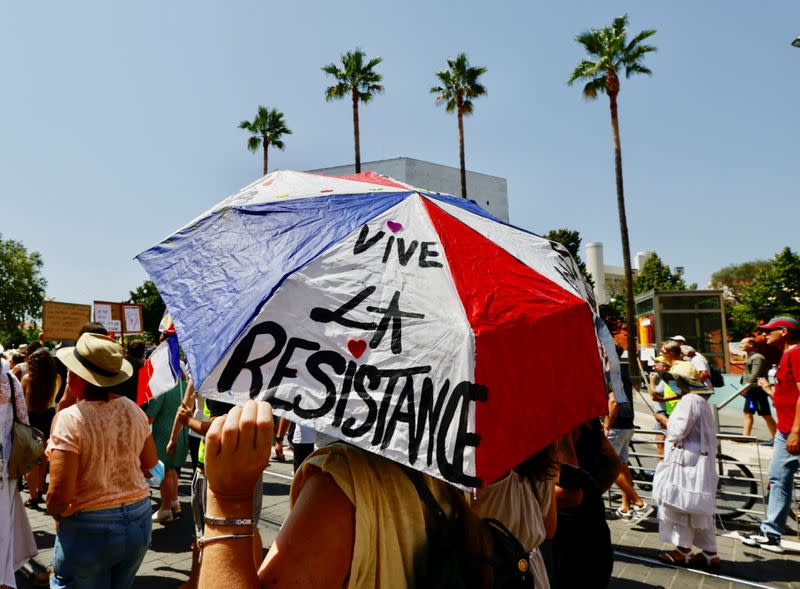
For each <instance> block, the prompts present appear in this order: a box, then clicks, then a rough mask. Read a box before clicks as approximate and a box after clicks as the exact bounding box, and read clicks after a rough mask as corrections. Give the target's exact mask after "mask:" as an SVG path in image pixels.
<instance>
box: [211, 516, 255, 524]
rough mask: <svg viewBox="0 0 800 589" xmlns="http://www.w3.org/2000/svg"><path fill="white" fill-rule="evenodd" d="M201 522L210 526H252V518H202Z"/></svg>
mask: <svg viewBox="0 0 800 589" xmlns="http://www.w3.org/2000/svg"><path fill="white" fill-rule="evenodd" d="M203 521H204V522H205V523H207V524H211V525H212V526H254V525H255V522H254V521H253V518H244V517H238V518H234V519H221V518H217V517H211V516H208V515H206V516H203Z"/></svg>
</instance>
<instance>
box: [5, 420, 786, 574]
mask: <svg viewBox="0 0 800 589" xmlns="http://www.w3.org/2000/svg"><path fill="white" fill-rule="evenodd" d="M739 415H740V414H738V413H731V414H730V415H728V416H724V417H723V419H724V422H727V423H728V424H730V423H734V422H736V420H737V419H739ZM640 421H641V420H640ZM757 423H758V422H757ZM756 433H759V432H758V431H757V432H756ZM189 474H190V473H189V469H184V471H183V476H182V477H181V481H180V494H181V496H180V500H181V505H182V509H183V513H182V514H181V516H180V517H179V518H178V519H177V520H176V521H174V522H172V523H168V524H166V525H160V524H155V525H154V527H153V542H152V547H151V549H150V550H149V552H148V553H147V555H146V556H145V559H144V562H143V563H142V566H141V568H140V569H139V573H138V575H137V578H136V582H135V584H134V587H136V588H142V589H145V588H147V589H150V588H152V589H161V588H165V589H166V588H174V587H178V586H179V585H180V584H181V583H183V582H184V581H185V580H186V579H187V578H188V573H189V569H190V552H189V544H190V541H191V536H192V529H193V526H192V515H191V506H190V504H189ZM290 480H291V464H288V463H287V464H281V463H278V462H276V461H273V462H272V464H271V465H270V468H269V470H268V471H267V472H266V473H265V474H264V478H263V481H264V483H263V489H264V503H263V508H262V511H261V520H260V525H259V530H260V532H261V536H262V540H263V544H264V546H265V547H268V546H269V545H270V544H271V543H272V540H273V539H274V537H275V535H276V534H277V531H278V529H279V527H280V524H281V522H283V520H284V519H285V517H286V515H287V514H288V510H289V500H288V492H289V484H290ZM156 498H157V493H154V503H153V506H154V509H155V506H156V502H155V499H156ZM28 516H29V518H30V521H31V526H32V527H33V528H34V533H35V536H36V541H37V544H38V546H39V550H40V552H39V556H37V558H36V560H37V561H38V562H39V563H41V564H42V565H44V566H49V565H50V564H51V562H52V551H53V543H54V540H55V536H54V534H55V528H54V525H53V520H52V519H51V518H50V517H49V516H47V515H46V514H45V513H44V512H43V511H41V510H31V509H29V510H28ZM740 519H741V518H740ZM756 522H757V519H756V518H755V517H754V516H747V517H746V518H744V519H743V521H741V522H738V521H737V524H736V525H738V528H739V529H741V528H742V527H746V528H749V527H752V526H753V525H755V523H756ZM792 525H793V526H794V525H796V524H795V523H792ZM609 526H610V528H611V533H612V540H613V542H614V544H615V547H616V550H617V557H616V563H615V566H614V573H613V579H612V583H611V587H612V588H614V589H640V588H645V587H663V588H668V589H669V588H683V587H702V588H703V589H707V588H717V587H719V588H723V587H724V588H731V589H732V588H736V587H747V586H748V585H747V584H743V583H737V582H733V581H730V580H724V579H718V578H714V577H709V576H704V575H702V574H701V573H697V572H692V571H688V570H685V569H680V568H670V567H665V566H662V565H660V564H659V563H657V562H653V561H652V559H654V557H655V555H656V554H658V552H660V551H661V550H663V549H665V548H667V546H666V545H663V544H662V543H661V542H660V541H659V540H658V534H657V524H656V520H655V518H654V516H651V517H650V518H649V519H648V520H647V521H645V522H641V523H639V524H634V525H631V524H630V523H628V522H624V521H621V520H612V521H609ZM726 527H727V529H726V530H720V534H726V533H732V531H733V530H734V529H736V528H735V526H734V524H726ZM793 529H796V528H793ZM787 540H788V541H789V542H792V541H795V542H796V543H795V544H787V542H786V541H787ZM784 544H785V545H787V546H791V547H793V548H796V549H797V550H796V551H789V552H786V553H785V554H783V555H778V554H773V553H770V552H766V551H763V550H760V549H758V548H750V547H747V546H744V545H742V544H741V543H740V542H739V541H738V540H735V539H734V538H731V537H726V536H724V535H721V536H720V537H719V550H720V554H721V556H722V558H723V561H724V562H723V568H722V572H721V573H722V575H726V576H730V577H736V578H739V579H742V580H746V581H750V582H751V583H756V585H755V586H765V587H776V588H782V589H783V588H797V589H800V539H798V538H796V537H793V536H788V535H787V536H785V537H784ZM578 558H579V555H577V554H576V559H578ZM18 584H19V587H20V588H21V589H27V588H29V587H33V585H32V584H31V583H30V582H29V581H28V580H27V579H26V578H25V577H24V576H23V575H21V574H18ZM749 586H754V585H749Z"/></svg>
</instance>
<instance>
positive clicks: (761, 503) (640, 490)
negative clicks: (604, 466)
mask: <svg viewBox="0 0 800 589" xmlns="http://www.w3.org/2000/svg"><path fill="white" fill-rule="evenodd" d="M733 442H736V449H735V450H732V451H731V453H732V454H736V455H739V456H742V455H743V454H750V455H751V456H752V459H748V458H743V457H736V456H732V455H731V454H728V453H725V452H723V444H725V445H726V446H727V444H728V443H733ZM717 444H718V445H717V455H716V463H717V474H718V475H719V484H718V487H717V510H718V513H719V515H720V517H721V518H722V519H723V520H730V519H734V518H737V517H740V516H742V515H745V514H752V515H756V516H759V517H763V516H764V515H765V514H766V502H765V493H764V490H765V489H766V481H765V480H764V472H763V469H762V468H761V455H760V446H759V441H758V439H756V438H754V437H752V436H740V435H732V434H718V436H717ZM663 445H664V432H663V430H644V429H637V430H636V431H635V433H634V436H633V439H632V440H631V443H630V447H629V453H628V468H629V469H630V471H631V476H632V478H633V487H634V490H636V492H637V494H638V495H639V496H640V497H642V499H645V500H646V501H648V502H652V491H653V474H654V473H655V469H656V464H658V462H659V461H660V460H661V456H662V454H663ZM725 449H728V448H727V447H726V448H725ZM607 497H608V506H609V507H610V508H612V509H613V508H615V507H616V505H615V502H614V501H613V495H612V494H611V493H610V492H609V493H608V495H607Z"/></svg>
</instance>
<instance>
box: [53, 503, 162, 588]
mask: <svg viewBox="0 0 800 589" xmlns="http://www.w3.org/2000/svg"><path fill="white" fill-rule="evenodd" d="M150 516H151V509H150V498H149V497H147V498H145V499H142V500H141V501H137V502H136V503H132V504H130V505H123V506H121V507H114V508H112V509H100V510H98V511H84V512H82V513H76V514H74V515H71V516H68V517H65V518H63V519H62V520H61V527H60V529H59V530H58V534H57V536H56V545H55V551H54V553H53V569H54V573H55V574H54V575H53V577H52V578H51V579H50V587H51V589H73V588H74V589H127V588H128V587H130V586H131V585H132V584H133V579H134V577H136V571H138V570H139V565H141V564H142V560H143V559H144V555H145V553H146V552H147V549H148V548H149V547H150V536H151V532H152V530H153V522H152V520H151V519H150Z"/></svg>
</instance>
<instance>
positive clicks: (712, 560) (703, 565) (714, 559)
mask: <svg viewBox="0 0 800 589" xmlns="http://www.w3.org/2000/svg"><path fill="white" fill-rule="evenodd" d="M689 566H690V567H695V568H699V569H708V570H709V571H719V569H720V567H721V566H722V561H721V560H720V558H719V554H717V553H716V552H715V553H713V554H707V553H706V552H705V551H701V552H697V553H695V554H692V555H691V556H690V557H689Z"/></svg>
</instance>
